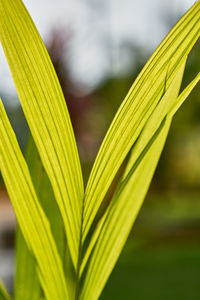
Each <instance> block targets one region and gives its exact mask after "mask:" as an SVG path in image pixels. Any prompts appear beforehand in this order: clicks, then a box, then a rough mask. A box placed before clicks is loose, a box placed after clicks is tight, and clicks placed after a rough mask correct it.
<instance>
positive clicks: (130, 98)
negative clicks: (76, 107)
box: [83, 1, 200, 241]
mask: <svg viewBox="0 0 200 300" xmlns="http://www.w3.org/2000/svg"><path fill="white" fill-rule="evenodd" d="M199 35H200V1H197V2H196V3H195V4H194V5H193V7H192V8H191V9H190V10H189V11H188V12H187V13H186V14H185V16H183V17H182V18H181V20H180V21H179V22H178V23H177V24H176V26H175V27H174V28H173V29H172V30H171V32H170V33H169V34H168V35H167V37H166V38H165V39H164V41H163V42H162V43H161V45H160V46H159V47H158V49H157V50H156V51H155V52H154V54H153V55H152V57H151V58H150V59H149V61H148V62H147V64H146V66H145V67H144V69H143V70H142V72H141V73H140V75H139V76H138V78H137V79H136V81H135V83H134V84H133V86H132V88H131V89H130V91H129V93H128V95H127V97H126V98H125V100H124V102H123V103H122V105H121V107H120V108H119V110H118V113H117V114H116V116H115V118H114V120H113V122H112V124H111V126H110V128H109V130H108V133H107V134H106V137H105V139H104V141H103V143H102V146H101V148H100V150H99V153H98V156H97V158H96V161H95V164H94V166H93V169H92V172H91V175H90V178H89V181H88V185H87V188H86V192H85V203H84V219H83V241H84V240H85V237H86V235H87V233H88V230H89V229H90V226H91V224H92V222H93V220H94V218H95V216H96V213H97V211H98V209H99V207H100V205H101V204H102V201H103V199H104V197H105V195H106V193H107V191H108V189H109V187H110V185H111V183H112V181H113V179H114V177H115V175H116V173H117V171H118V170H119V167H120V166H121V164H122V162H123V161H124V159H125V157H126V156H127V154H128V152H129V151H130V149H131V147H132V146H133V144H134V143H135V141H136V140H137V138H138V136H139V135H140V133H141V131H142V130H143V128H144V126H145V123H146V121H147V120H148V118H149V117H150V115H151V114H152V112H153V111H154V109H155V108H156V106H157V105H158V103H159V101H160V98H161V97H162V94H163V92H165V91H167V90H168V87H169V86H170V84H171V82H172V81H173V80H174V77H175V74H176V73H177V70H178V69H179V67H180V65H181V64H182V63H183V61H184V60H185V58H186V57H187V55H188V53H189V52H190V50H191V48H192V47H193V45H194V43H195V42H196V40H197V39H198V37H199ZM168 101H170V99H168Z"/></svg>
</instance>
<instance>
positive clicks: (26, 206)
mask: <svg viewBox="0 0 200 300" xmlns="http://www.w3.org/2000/svg"><path fill="white" fill-rule="evenodd" d="M0 136H1V139H0V162H1V163H0V166H1V173H2V176H3V178H4V182H5V184H6V187H7V191H8V194H9V196H10V199H11V201H12V205H13V207H14V210H15V213H16V216H17V219H18V222H19V224H20V228H21V230H22V232H23V235H24V237H25V239H26V242H27V244H28V245H29V248H30V250H31V251H32V252H33V253H34V256H35V258H36V260H37V263H38V274H39V277H40V281H41V283H42V286H43V289H44V292H45V294H46V298H47V299H49V300H50V299H52V300H53V299H63V300H64V299H68V292H67V287H66V282H65V277H64V272H63V269H62V264H61V260H60V257H59V255H58V252H57V249H56V245H55V242H54V239H53V236H52V234H51V230H50V227H49V222H48V220H47V218H46V216H45V214H44V212H43V210H42V208H41V206H40V203H39V201H38V199H37V195H36V193H35V190H34V187H33V184H32V181H31V177H30V173H29V170H28V168H27V165H26V162H25V160H24V158H23V155H22V153H21V150H20V148H19V145H18V142H17V139H16V137H15V134H14V131H13V130H12V127H11V125H10V123H9V120H8V118H7V115H6V112H5V110H4V107H3V103H2V101H0Z"/></svg>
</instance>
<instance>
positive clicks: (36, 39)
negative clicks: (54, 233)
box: [0, 0, 83, 266]
mask: <svg viewBox="0 0 200 300" xmlns="http://www.w3.org/2000/svg"><path fill="white" fill-rule="evenodd" d="M0 16H1V17H0V40H1V43H2V46H3V49H4V52H5V55H6V58H7V61H8V64H9V67H10V70H11V73H12V76H13V79H14V83H15V86H16V89H17V92H18V95H19V99H20V102H21V105H22V108H23V111H24V114H25V117H26V119H27V122H28V125H29V128H30V130H31V132H32V135H33V138H34V140H35V143H36V146H37V148H38V150H39V154H40V156H41V159H42V163H43V165H44V167H45V170H46V173H47V174H48V176H49V179H50V181H51V184H52V187H53V190H54V193H55V198H56V200H57V202H58V206H59V208H60V211H61V215H62V218H63V222H64V225H65V230H66V233H67V240H68V244H69V249H70V252H71V256H72V260H73V262H74V265H75V266H76V265H77V259H78V249H79V236H80V224H81V209H82V199H83V181H82V172H81V167H80V162H79V157H78V152H77V147H76V143H75V138H74V134H73V130H72V126H71V122H70V118H69V114H68V111H67V108H66V104H65V100H64V97H63V93H62V91H61V88H60V84H59V82H58V79H57V76H56V74H55V71H54V69H53V66H52V63H51V61H50V58H49V56H48V54H47V51H46V48H45V47H44V45H43V42H42V40H41V38H40V36H39V34H38V32H37V30H36V28H35V25H34V24H33V22H32V20H31V18H30V16H29V14H28V12H27V10H26V9H25V7H24V5H23V3H22V1H21V0H10V1H7V0H0Z"/></svg>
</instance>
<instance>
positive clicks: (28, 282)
mask: <svg viewBox="0 0 200 300" xmlns="http://www.w3.org/2000/svg"><path fill="white" fill-rule="evenodd" d="M15 253H16V254H15V257H16V259H15V261H16V262H15V265H16V271H15V278H14V280H15V281H14V299H15V300H22V299H23V300H38V299H40V293H41V288H40V281H39V278H38V274H37V270H36V265H37V264H36V262H35V259H34V256H33V254H32V253H31V251H29V249H28V246H27V245H26V242H25V240H24V237H23V235H22V232H21V230H20V229H19V228H18V229H17V234H16V242H15Z"/></svg>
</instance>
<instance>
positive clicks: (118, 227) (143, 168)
mask: <svg viewBox="0 0 200 300" xmlns="http://www.w3.org/2000/svg"><path fill="white" fill-rule="evenodd" d="M183 67H184V64H183ZM183 67H181V68H180V72H178V75H177V77H176V80H175V81H174V84H172V85H171V89H169V90H170V93H169V94H168V97H169V98H171V99H172V100H173V101H172V102H171V106H170V107H169V106H168V104H167V101H166V99H164V100H165V101H162V102H160V105H158V107H157V109H155V110H154V112H153V113H152V115H151V117H150V118H149V120H148V122H147V123H146V125H145V127H144V129H143V131H142V133H141V135H140V137H139V139H138V141H137V143H136V145H134V147H133V150H132V153H131V156H130V159H129V162H128V165H127V167H126V170H125V173H124V176H123V178H122V180H121V184H120V186H119V188H118V190H117V191H116V193H115V195H114V197H113V200H112V203H111V206H110V207H109V209H108V211H107V212H106V215H105V220H103V224H102V225H101V229H100V233H99V232H98V233H99V236H98V238H97V244H96V246H95V248H94V252H93V254H92V257H91V260H90V264H89V267H88V271H87V274H86V278H85V281H84V286H83V291H82V295H81V299H93V300H94V299H97V298H98V296H99V295H100V293H101V291H102V289H103V287H104V285H105V283H106V281H107V278H108V276H109V275H110V273H111V271H112V269H113V267H114V265H115V263H116V260H117V258H118V257H119V254H120V252H121V250H122V248H123V246H124V243H125V242H126V239H127V237H128V234H129V232H130V229H131V227H132V225H133V223H134V221H135V219H136V216H137V214H138V212H139V209H140V207H141V205H142V202H143V200H144V197H145V194H146V192H147V190H148V187H149V184H150V182H151V179H152V176H153V173H154V170H155V168H156V165H157V162H158V160H159V157H160V153H161V152H162V149H163V146H164V143H165V140H166V137H167V133H168V130H169V128H170V124H171V120H172V117H173V115H174V114H175V112H176V110H177V109H178V107H179V106H180V105H181V104H182V103H183V102H184V101H185V99H186V98H187V96H188V95H189V94H190V92H191V91H192V89H193V88H194V86H195V85H196V84H197V83H198V81H199V80H200V74H198V75H197V77H196V78H195V79H194V80H193V81H192V82H191V83H190V84H189V86H188V87H187V88H186V89H185V90H184V91H183V92H182V93H181V95H180V96H179V97H177V94H178V91H179V86H180V82H181V78H182V74H183V71H184V68H183ZM159 115H160V119H159ZM159 121H160V122H159ZM153 128H154V130H153ZM152 133H153V135H152ZM144 141H147V145H146V147H144ZM139 154H140V155H139ZM97 230H98V229H97ZM92 244H94V241H92Z"/></svg>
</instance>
